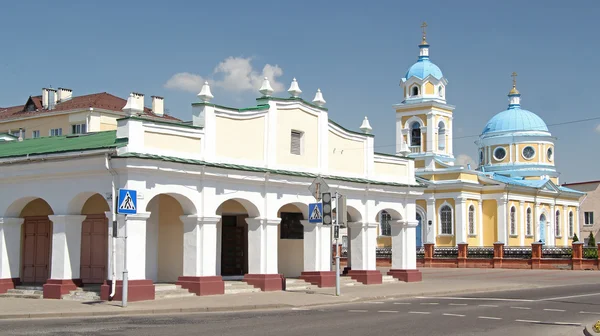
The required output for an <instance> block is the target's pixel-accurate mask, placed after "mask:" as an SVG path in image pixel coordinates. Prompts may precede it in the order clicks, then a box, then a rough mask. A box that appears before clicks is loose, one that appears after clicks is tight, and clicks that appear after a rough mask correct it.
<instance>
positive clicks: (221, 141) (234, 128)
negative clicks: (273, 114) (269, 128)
mask: <svg viewBox="0 0 600 336" xmlns="http://www.w3.org/2000/svg"><path fill="white" fill-rule="evenodd" d="M215 126H216V132H215V133H216V148H215V152H216V154H217V156H220V157H226V158H233V159H244V160H252V161H262V160H264V146H265V145H264V141H265V140H264V134H265V119H264V117H258V118H253V119H244V120H236V119H230V118H225V117H220V116H217V118H216V120H215ZM285 126H287V124H286V123H284V124H283V125H282V126H281V127H282V128H281V130H283V129H285ZM248 130H252V136H248ZM279 135H280V136H281V134H279ZM287 136H288V138H287V141H285V142H282V141H279V143H280V144H281V143H285V144H287V145H288V147H289V143H290V140H289V136H290V135H289V131H288V133H287ZM280 140H281V139H280ZM288 152H289V148H288Z"/></svg>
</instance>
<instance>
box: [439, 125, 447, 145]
mask: <svg viewBox="0 0 600 336" xmlns="http://www.w3.org/2000/svg"><path fill="white" fill-rule="evenodd" d="M444 149H446V126H445V125H444V122H443V121H440V123H439V124H438V150H441V151H443V150H444Z"/></svg>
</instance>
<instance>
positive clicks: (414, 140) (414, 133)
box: [410, 121, 421, 146]
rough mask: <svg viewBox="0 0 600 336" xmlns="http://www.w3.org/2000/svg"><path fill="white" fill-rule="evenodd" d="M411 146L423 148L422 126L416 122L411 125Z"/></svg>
mask: <svg viewBox="0 0 600 336" xmlns="http://www.w3.org/2000/svg"><path fill="white" fill-rule="evenodd" d="M410 145H411V146H421V124H419V123H418V122H416V121H415V122H413V123H412V125H410Z"/></svg>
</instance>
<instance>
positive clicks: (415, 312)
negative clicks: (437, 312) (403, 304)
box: [408, 311, 431, 314]
mask: <svg viewBox="0 0 600 336" xmlns="http://www.w3.org/2000/svg"><path fill="white" fill-rule="evenodd" d="M408 313H409V314H431V313H430V312H419V311H410V312H408Z"/></svg>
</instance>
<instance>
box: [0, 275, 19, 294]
mask: <svg viewBox="0 0 600 336" xmlns="http://www.w3.org/2000/svg"><path fill="white" fill-rule="evenodd" d="M20 284H21V279H19V278H12V279H11V278H8V279H0V294H4V293H6V292H7V291H8V290H9V289H14V288H15V286H18V285H20Z"/></svg>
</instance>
